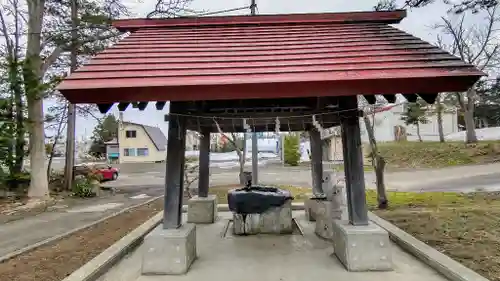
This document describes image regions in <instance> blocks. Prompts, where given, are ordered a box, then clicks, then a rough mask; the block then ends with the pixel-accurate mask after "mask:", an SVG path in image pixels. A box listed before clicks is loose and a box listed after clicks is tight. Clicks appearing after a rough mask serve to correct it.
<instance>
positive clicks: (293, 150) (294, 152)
mask: <svg viewBox="0 0 500 281" xmlns="http://www.w3.org/2000/svg"><path fill="white" fill-rule="evenodd" d="M283 146H284V150H283V152H284V158H285V159H284V160H285V164H288V165H290V166H298V165H299V161H300V139H299V136H298V135H296V134H291V135H288V136H285V140H284V145H283Z"/></svg>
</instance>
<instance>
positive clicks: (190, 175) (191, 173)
mask: <svg viewBox="0 0 500 281" xmlns="http://www.w3.org/2000/svg"><path fill="white" fill-rule="evenodd" d="M185 165H186V167H185V171H184V194H186V196H187V197H188V198H191V197H193V195H192V194H191V185H192V184H193V183H194V182H195V181H197V180H198V179H199V177H200V173H199V166H198V165H189V163H186V164H185Z"/></svg>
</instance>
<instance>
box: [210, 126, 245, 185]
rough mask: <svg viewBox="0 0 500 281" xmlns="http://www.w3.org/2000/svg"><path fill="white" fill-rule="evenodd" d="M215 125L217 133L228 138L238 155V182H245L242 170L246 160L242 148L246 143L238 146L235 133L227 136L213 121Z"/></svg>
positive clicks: (243, 170)
mask: <svg viewBox="0 0 500 281" xmlns="http://www.w3.org/2000/svg"><path fill="white" fill-rule="evenodd" d="M214 122H215V125H216V126H217V131H218V132H219V134H221V135H222V136H223V137H224V138H226V139H227V140H228V142H229V143H230V144H231V145H232V146H233V147H234V150H235V151H236V154H237V155H238V162H239V166H240V173H239V182H240V184H246V182H245V177H244V172H245V162H246V159H245V157H246V153H243V150H244V149H246V143H244V144H243V147H242V148H241V147H239V145H238V143H237V142H236V140H237V139H238V137H237V135H236V133H234V132H231V137H228V135H227V134H226V133H224V132H223V131H222V129H221V128H220V126H219V124H218V123H217V121H215V120H214Z"/></svg>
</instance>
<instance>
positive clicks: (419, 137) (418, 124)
mask: <svg viewBox="0 0 500 281" xmlns="http://www.w3.org/2000/svg"><path fill="white" fill-rule="evenodd" d="M415 126H417V136H418V141H419V142H422V136H421V135H420V122H417V124H415Z"/></svg>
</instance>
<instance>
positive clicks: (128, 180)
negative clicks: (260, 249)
mask: <svg viewBox="0 0 500 281" xmlns="http://www.w3.org/2000/svg"><path fill="white" fill-rule="evenodd" d="M325 170H327V169H326V168H325ZM337 176H338V177H339V178H342V177H343V173H342V172H338V173H337ZM385 178H386V185H387V187H388V189H390V190H401V191H415V192H419V191H454V192H473V191H477V190H484V191H500V164H490V165H482V166H469V167H453V168H446V169H439V170H415V171H404V172H388V173H386V176H385ZM259 179H260V182H261V183H268V184H293V185H300V186H311V171H310V170H309V169H308V168H307V167H293V168H291V167H283V166H280V165H276V164H268V165H265V166H262V167H261V168H260V170H259ZM365 180H366V186H367V187H368V188H373V187H374V186H375V175H374V174H373V173H371V172H366V173H365ZM237 181H238V169H237V168H232V169H220V168H215V169H214V168H211V177H210V182H211V184H212V185H215V184H235V183H237ZM164 183H165V179H164V172H163V171H147V172H141V173H128V174H122V175H121V176H120V178H119V179H118V180H117V181H115V182H109V183H107V184H109V185H110V186H116V187H124V186H141V185H164ZM196 184H197V183H196V182H194V183H193V186H196Z"/></svg>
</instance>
